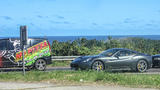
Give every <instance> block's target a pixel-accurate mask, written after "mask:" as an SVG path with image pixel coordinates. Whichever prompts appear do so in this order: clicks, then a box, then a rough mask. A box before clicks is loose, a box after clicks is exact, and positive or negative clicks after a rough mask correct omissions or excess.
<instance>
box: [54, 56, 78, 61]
mask: <svg viewBox="0 0 160 90" xmlns="http://www.w3.org/2000/svg"><path fill="white" fill-rule="evenodd" d="M78 57H80V56H52V57H51V59H52V61H72V60H74V59H75V58H78Z"/></svg>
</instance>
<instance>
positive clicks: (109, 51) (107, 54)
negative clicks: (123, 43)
mask: <svg viewBox="0 0 160 90" xmlns="http://www.w3.org/2000/svg"><path fill="white" fill-rule="evenodd" d="M117 51H118V50H117V49H108V50H106V51H103V52H102V53H100V54H99V55H100V56H109V57H110V56H112V55H113V54H114V53H116V52H117Z"/></svg>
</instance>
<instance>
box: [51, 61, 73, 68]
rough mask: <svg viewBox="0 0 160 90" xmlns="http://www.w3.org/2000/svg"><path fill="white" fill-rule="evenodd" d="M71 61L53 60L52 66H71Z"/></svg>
mask: <svg viewBox="0 0 160 90" xmlns="http://www.w3.org/2000/svg"><path fill="white" fill-rule="evenodd" d="M70 63H71V61H52V64H50V65H49V66H51V67H59V66H64V67H66V66H70Z"/></svg>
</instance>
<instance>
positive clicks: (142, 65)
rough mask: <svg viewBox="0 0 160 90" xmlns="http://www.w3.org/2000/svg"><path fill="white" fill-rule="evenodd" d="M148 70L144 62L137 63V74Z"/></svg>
mask: <svg viewBox="0 0 160 90" xmlns="http://www.w3.org/2000/svg"><path fill="white" fill-rule="evenodd" d="M147 68H148V64H147V62H146V61H145V60H139V61H138V63H137V71H138V72H145V71H146V70H147Z"/></svg>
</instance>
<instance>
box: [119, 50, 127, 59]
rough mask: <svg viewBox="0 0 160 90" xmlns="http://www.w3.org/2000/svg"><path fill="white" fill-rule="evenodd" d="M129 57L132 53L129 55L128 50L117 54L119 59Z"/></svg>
mask: <svg viewBox="0 0 160 90" xmlns="http://www.w3.org/2000/svg"><path fill="white" fill-rule="evenodd" d="M128 55H130V53H129V51H127V50H123V51H120V52H119V53H118V54H117V56H119V57H123V56H128Z"/></svg>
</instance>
